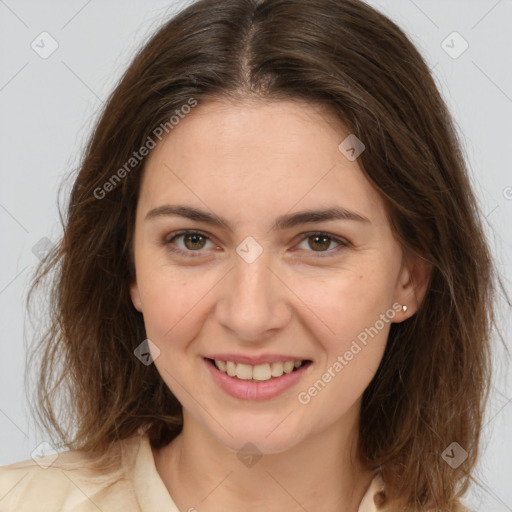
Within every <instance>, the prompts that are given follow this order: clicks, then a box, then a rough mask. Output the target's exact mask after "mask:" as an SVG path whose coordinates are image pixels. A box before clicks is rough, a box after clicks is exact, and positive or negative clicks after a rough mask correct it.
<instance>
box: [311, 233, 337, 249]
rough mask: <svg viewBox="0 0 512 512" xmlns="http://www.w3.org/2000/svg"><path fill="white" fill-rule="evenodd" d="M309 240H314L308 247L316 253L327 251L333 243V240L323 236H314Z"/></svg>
mask: <svg viewBox="0 0 512 512" xmlns="http://www.w3.org/2000/svg"><path fill="white" fill-rule="evenodd" d="M307 240H309V241H311V240H312V242H309V243H308V245H309V247H310V248H311V249H313V250H314V251H317V250H319V251H323V250H327V249H328V248H329V246H330V245H331V242H332V239H331V238H329V237H327V236H323V235H313V236H310V237H308V238H307Z"/></svg>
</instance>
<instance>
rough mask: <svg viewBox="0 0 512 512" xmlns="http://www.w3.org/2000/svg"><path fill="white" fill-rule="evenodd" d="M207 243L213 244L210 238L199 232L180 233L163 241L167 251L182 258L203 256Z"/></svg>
mask: <svg viewBox="0 0 512 512" xmlns="http://www.w3.org/2000/svg"><path fill="white" fill-rule="evenodd" d="M180 240H181V241H180ZM178 242H179V243H178ZM207 242H210V243H211V240H210V238H209V237H208V236H207V235H205V234H203V233H200V232H198V231H180V232H177V233H173V234H172V235H170V236H168V237H166V238H165V239H164V240H163V241H162V243H163V245H164V246H165V247H166V248H167V249H169V250H170V251H171V252H174V253H176V254H179V255H181V256H202V255H203V253H205V252H206V251H203V250H202V249H204V248H205V244H206V243H207Z"/></svg>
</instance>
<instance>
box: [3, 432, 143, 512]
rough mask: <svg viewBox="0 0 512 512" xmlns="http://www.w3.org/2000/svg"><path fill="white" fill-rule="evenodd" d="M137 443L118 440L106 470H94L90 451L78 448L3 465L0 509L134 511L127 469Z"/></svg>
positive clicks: (133, 457)
mask: <svg viewBox="0 0 512 512" xmlns="http://www.w3.org/2000/svg"><path fill="white" fill-rule="evenodd" d="M140 441H141V439H140V437H136V438H130V439H127V440H123V441H119V442H118V443H116V446H115V447H113V452H112V456H111V458H110V459H109V460H110V464H109V465H108V468H107V467H105V468H104V469H98V468H94V466H93V465H92V459H91V457H90V456H89V454H88V453H87V452H83V451H80V450H70V451H66V452H61V453H58V454H54V455H47V456H45V457H40V458H35V459H28V460H24V461H21V462H16V463H14V464H9V465H7V466H1V467H0V512H12V511H13V510H16V511H17V512H24V511H27V512H28V511H31V512H36V511H38V510H45V511H46V510H55V511H57V510H66V511H74V510H77V511H78V510H80V511H81V512H86V511H89V510H94V511H96V512H97V510H98V508H100V509H101V508H102V507H105V508H104V510H126V511H129V510H134V509H133V508H130V506H129V502H130V497H132V496H133V495H134V492H133V486H132V482H131V478H130V476H131V475H130V469H131V467H132V466H133V462H134V460H135V458H136V456H137V452H138V447H139V445H140ZM125 502H126V506H121V507H120V508H119V506H120V505H125ZM131 502H132V503H133V499H132V500H131ZM135 510H138V509H135Z"/></svg>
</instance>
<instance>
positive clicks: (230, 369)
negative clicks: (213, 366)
mask: <svg viewBox="0 0 512 512" xmlns="http://www.w3.org/2000/svg"><path fill="white" fill-rule="evenodd" d="M215 363H217V361H215ZM217 367H218V365H217ZM219 370H220V368H219ZM226 371H227V374H228V375H229V376H230V377H234V376H235V375H236V364H235V363H232V362H231V361H226Z"/></svg>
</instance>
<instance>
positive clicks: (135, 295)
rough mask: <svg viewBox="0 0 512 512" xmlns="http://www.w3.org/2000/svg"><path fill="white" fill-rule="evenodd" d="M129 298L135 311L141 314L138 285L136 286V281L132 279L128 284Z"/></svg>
mask: <svg viewBox="0 0 512 512" xmlns="http://www.w3.org/2000/svg"><path fill="white" fill-rule="evenodd" d="M130 297H131V299H132V303H133V306H134V307H135V309H136V310H137V311H139V312H140V313H142V301H141V300H140V293H139V285H138V284H137V279H134V280H133V281H132V283H131V284H130Z"/></svg>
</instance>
